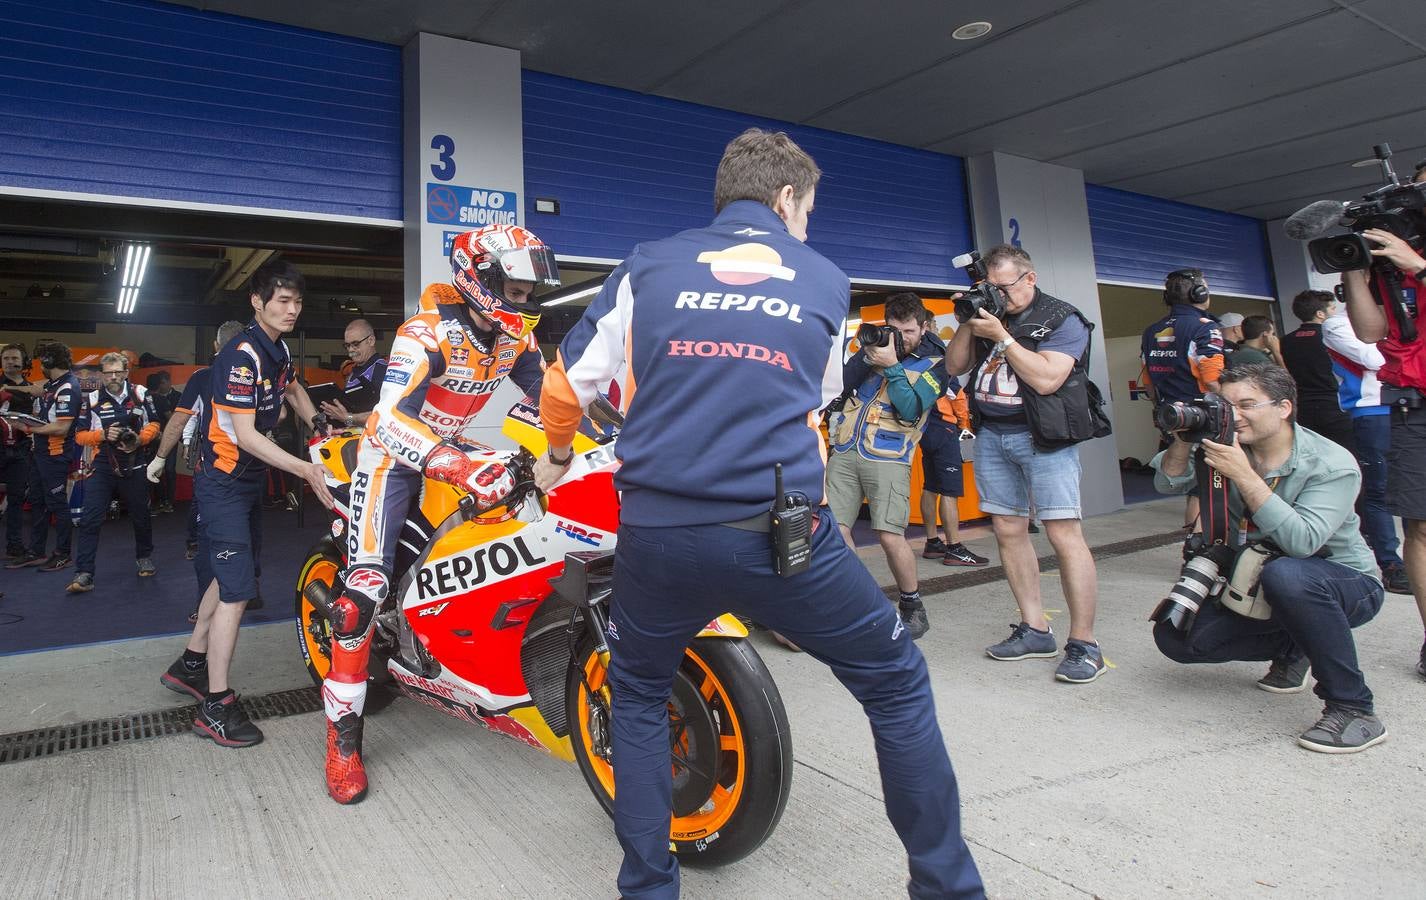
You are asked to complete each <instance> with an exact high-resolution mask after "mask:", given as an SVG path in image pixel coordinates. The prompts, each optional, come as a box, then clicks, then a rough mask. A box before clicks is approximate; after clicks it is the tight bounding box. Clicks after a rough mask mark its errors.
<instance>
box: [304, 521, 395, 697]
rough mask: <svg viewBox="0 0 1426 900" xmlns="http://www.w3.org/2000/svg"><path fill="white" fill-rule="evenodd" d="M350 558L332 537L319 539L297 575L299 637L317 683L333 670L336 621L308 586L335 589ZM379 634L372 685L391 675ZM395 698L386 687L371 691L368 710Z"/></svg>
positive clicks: (309, 672) (374, 646)
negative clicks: (329, 615)
mask: <svg viewBox="0 0 1426 900" xmlns="http://www.w3.org/2000/svg"><path fill="white" fill-rule="evenodd" d="M345 565H346V561H345V560H344V559H343V558H342V554H341V551H340V550H338V549H337V546H336V545H335V544H333V543H332V542H331V541H329V540H322V541H318V542H317V543H316V544H315V545H314V546H313V547H312V549H311V550H310V551H308V553H307V560H306V561H305V562H304V563H303V564H302V568H301V569H300V570H299V574H298V576H297V623H296V624H297V641H298V646H299V648H300V649H301V651H302V663H303V665H304V666H305V667H306V668H307V675H308V676H309V677H311V679H312V681H313V683H314V684H316V685H317V686H318V687H321V685H322V682H323V680H325V679H326V677H327V673H329V672H331V671H332V622H331V620H330V619H328V618H327V613H326V611H325V610H323V609H322V608H321V607H320V606H318V605H317V604H315V603H313V602H312V600H311V598H310V597H308V596H307V588H308V586H309V585H311V584H313V583H314V582H315V583H317V584H318V585H319V586H320V587H322V588H323V589H324V590H325V591H327V592H331V590H332V586H333V585H334V584H335V583H336V581H337V575H338V573H340V572H341V570H342V567H343V566H345ZM378 643H379V642H378V641H377V640H376V638H375V637H373V639H372V647H371V664H370V666H369V674H368V677H367V684H368V686H380V685H385V684H386V682H387V681H388V680H389V679H390V676H389V675H388V674H387V673H386V656H385V654H383V653H382V652H381V649H380V647H379V646H378ZM390 701H391V695H389V692H386V691H376V692H370V693H368V695H367V701H366V711H367V712H376V711H377V710H379V709H380V708H381V707H383V706H385V705H386V704H387V703H389V702H390Z"/></svg>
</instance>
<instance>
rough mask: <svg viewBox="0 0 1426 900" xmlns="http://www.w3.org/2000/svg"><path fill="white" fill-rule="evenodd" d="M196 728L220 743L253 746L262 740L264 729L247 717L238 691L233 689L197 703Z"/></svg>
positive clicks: (194, 727)
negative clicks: (223, 695)
mask: <svg viewBox="0 0 1426 900" xmlns="http://www.w3.org/2000/svg"><path fill="white" fill-rule="evenodd" d="M193 732H194V733H195V734H197V735H199V736H200V737H206V738H212V739H213V741H214V742H215V743H216V744H218V746H220V747H251V746H252V745H253V744H261V743H262V731H261V730H260V729H259V728H258V727H257V726H256V725H254V724H253V722H252V719H249V718H248V714H247V713H246V712H244V711H243V705H242V704H241V703H239V702H238V695H237V694H234V693H233V692H232V691H229V692H228V693H227V696H225V697H223V699H221V700H218V701H216V702H213V701H209V700H204V701H203V702H202V703H199V704H198V715H197V717H196V718H195V719H194V720H193Z"/></svg>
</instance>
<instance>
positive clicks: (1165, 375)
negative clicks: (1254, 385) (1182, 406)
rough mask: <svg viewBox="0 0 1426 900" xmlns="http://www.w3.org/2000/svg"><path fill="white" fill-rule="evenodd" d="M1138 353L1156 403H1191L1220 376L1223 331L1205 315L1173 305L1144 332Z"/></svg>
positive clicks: (1221, 370) (1189, 307) (1192, 309)
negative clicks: (1189, 401)
mask: <svg viewBox="0 0 1426 900" xmlns="http://www.w3.org/2000/svg"><path fill="white" fill-rule="evenodd" d="M1140 353H1141V355H1142V356H1143V357H1144V368H1145V370H1146V371H1147V372H1148V373H1149V382H1150V383H1151V384H1153V386H1154V394H1155V396H1156V397H1157V398H1158V402H1159V403H1172V402H1174V401H1179V400H1192V399H1194V398H1195V397H1200V396H1202V395H1203V392H1204V391H1205V390H1207V389H1208V385H1209V384H1210V383H1212V382H1214V381H1217V380H1218V378H1219V376H1221V375H1222V374H1223V363H1224V357H1223V329H1222V328H1221V327H1220V326H1219V324H1218V320H1217V319H1216V318H1214V317H1213V316H1212V315H1210V314H1209V313H1208V312H1206V311H1204V310H1201V309H1198V308H1197V307H1194V306H1190V305H1187V304H1183V303H1175V304H1174V306H1173V309H1172V310H1170V311H1169V314H1168V315H1167V316H1164V317H1163V318H1162V319H1160V320H1159V321H1157V322H1155V323H1154V324H1152V325H1150V326H1149V327H1148V328H1147V329H1145V330H1144V337H1143V339H1142V341H1141V342H1140Z"/></svg>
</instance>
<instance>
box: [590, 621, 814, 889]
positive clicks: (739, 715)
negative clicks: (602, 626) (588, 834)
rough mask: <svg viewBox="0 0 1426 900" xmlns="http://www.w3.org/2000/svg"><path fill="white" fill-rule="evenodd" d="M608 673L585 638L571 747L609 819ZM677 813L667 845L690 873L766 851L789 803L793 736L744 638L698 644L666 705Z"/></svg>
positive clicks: (774, 689) (769, 680) (611, 797)
mask: <svg viewBox="0 0 1426 900" xmlns="http://www.w3.org/2000/svg"><path fill="white" fill-rule="evenodd" d="M608 697H609V681H608V673H607V672H606V671H605V669H604V666H603V665H602V664H601V663H600V662H599V656H598V654H596V653H595V651H594V643H593V641H591V640H586V641H584V642H583V643H582V644H581V645H580V648H579V651H578V653H577V654H576V655H575V659H574V661H573V664H572V665H571V666H570V673H569V678H568V682H567V684H566V691H565V703H566V712H567V714H568V721H569V723H570V741H571V743H572V744H573V746H574V755H575V759H576V761H577V762H578V763H579V768H580V771H581V772H582V773H583V775H584V779H585V781H586V782H587V783H588V784H589V788H590V790H591V791H592V792H593V793H594V796H595V798H596V799H597V800H598V801H599V803H600V805H601V806H603V807H604V811H605V812H606V813H609V814H610V815H611V816H612V815H613V811H614V769H613V767H612V766H611V765H610V762H609V760H610V759H611V758H612V752H611V749H612V748H611V746H610V740H611V738H610V733H609V724H610V714H609V705H608ZM669 747H670V751H671V753H672V760H673V805H674V815H673V821H672V826H671V829H670V841H671V843H672V844H673V846H674V849H675V852H677V853H678V855H679V859H680V860H681V861H683V862H686V863H689V864H691V865H707V866H716V865H724V864H727V863H730V862H734V861H736V860H739V859H741V858H743V857H744V856H746V855H748V854H749V853H751V852H753V851H754V850H756V849H757V848H758V847H759V846H761V845H762V843H763V841H765V840H767V838H768V836H769V835H771V834H772V831H773V829H774V828H775V827H776V826H777V822H778V820H779V819H780V818H781V817H782V810H783V808H784V807H785V806H786V805H787V795H788V792H789V790H790V789H791V787H792V738H791V733H790V731H789V727H788V723H787V713H786V711H785V710H784V709H783V705H782V698H781V696H780V695H779V694H778V691H777V686H776V685H775V684H774V683H773V680H772V676H771V674H770V673H769V672H768V670H767V667H766V666H765V665H764V664H763V661H762V659H761V658H759V657H758V655H757V652H756V651H755V650H754V649H753V647H752V645H751V644H749V643H748V642H747V641H745V640H736V639H733V640H729V639H724V638H699V639H697V640H695V641H694V642H693V643H692V644H691V645H690V646H689V648H688V649H687V651H685V653H684V658H683V662H682V664H681V665H680V666H679V670H678V673H677V674H676V675H675V678H674V686H673V693H672V696H671V697H670V699H669Z"/></svg>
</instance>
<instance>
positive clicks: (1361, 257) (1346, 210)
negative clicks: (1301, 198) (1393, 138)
mask: <svg viewBox="0 0 1426 900" xmlns="http://www.w3.org/2000/svg"><path fill="white" fill-rule="evenodd" d="M1372 151H1373V153H1374V155H1375V156H1376V159H1377V162H1378V163H1379V164H1380V166H1381V174H1382V181H1383V182H1385V183H1384V184H1383V185H1382V186H1381V187H1379V188H1377V189H1376V190H1374V191H1371V192H1370V193H1368V194H1366V195H1365V196H1364V198H1363V199H1362V202H1360V203H1340V204H1339V203H1335V202H1334V201H1330V200H1319V201H1318V202H1317V203H1314V204H1312V205H1311V206H1308V207H1307V208H1305V209H1302V210H1299V211H1298V212H1297V213H1294V214H1293V216H1292V217H1291V218H1290V219H1289V220H1288V222H1289V223H1293V222H1294V221H1295V222H1296V227H1295V228H1293V229H1290V230H1289V231H1288V235H1289V236H1290V237H1296V236H1299V235H1300V236H1302V237H1311V236H1312V232H1313V231H1314V230H1317V229H1319V228H1322V227H1323V226H1325V227H1328V228H1330V227H1334V226H1336V225H1339V224H1340V225H1345V226H1347V227H1348V228H1350V229H1351V230H1352V233H1351V234H1335V235H1331V236H1329V237H1319V238H1317V239H1316V240H1313V241H1309V242H1308V244H1307V252H1308V253H1309V254H1311V255H1312V266H1313V268H1315V269H1316V270H1317V271H1319V272H1322V273H1324V274H1325V273H1330V272H1351V271H1355V270H1361V269H1370V268H1371V267H1372V261H1373V259H1374V258H1375V257H1373V256H1372V255H1371V249H1372V248H1371V245H1370V244H1369V243H1368V242H1367V240H1366V238H1364V237H1362V232H1363V231H1366V230H1367V229H1368V228H1380V229H1381V230H1382V231H1389V232H1391V233H1392V234H1394V235H1396V236H1397V237H1399V238H1401V239H1402V240H1403V241H1405V242H1406V243H1408V244H1410V245H1411V246H1412V248H1414V249H1416V250H1418V251H1419V250H1421V249H1422V246H1423V244H1426V184H1412V183H1411V182H1409V181H1402V180H1401V179H1399V178H1397V176H1396V172H1395V171H1393V170H1392V167H1391V147H1390V145H1388V144H1377V145H1376V146H1375V147H1373V148H1372ZM1314 211H1316V212H1315V213H1314ZM1334 213H1337V215H1334ZM1284 227H1285V228H1287V227H1288V226H1287V225H1285V226H1284ZM1294 232H1296V233H1294ZM1317 233H1318V234H1320V233H1321V231H1320V230H1317Z"/></svg>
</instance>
